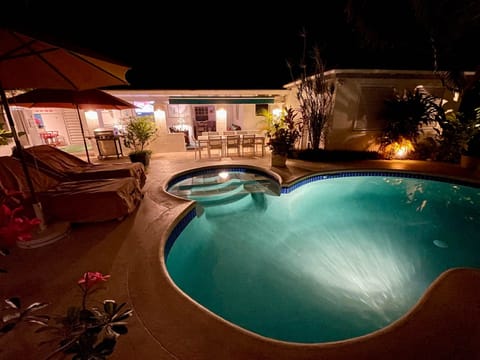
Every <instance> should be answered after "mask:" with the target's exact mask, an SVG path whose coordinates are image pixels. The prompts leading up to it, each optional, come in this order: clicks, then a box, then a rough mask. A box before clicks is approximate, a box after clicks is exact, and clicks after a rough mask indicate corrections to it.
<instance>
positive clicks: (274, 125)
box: [264, 107, 303, 167]
mask: <svg viewBox="0 0 480 360" xmlns="http://www.w3.org/2000/svg"><path fill="white" fill-rule="evenodd" d="M297 115H298V112H297V111H296V110H294V109H293V108H291V107H288V108H285V109H283V111H282V114H281V115H280V116H275V115H273V114H272V113H269V112H266V113H265V114H264V116H265V120H266V128H265V136H266V137H267V146H268V147H269V149H270V150H271V152H272V166H280V167H283V166H285V162H286V159H287V157H288V156H289V155H290V154H291V152H292V150H293V148H294V146H295V143H296V142H297V140H298V139H299V138H300V136H301V134H302V129H303V122H302V121H301V120H298V119H297Z"/></svg>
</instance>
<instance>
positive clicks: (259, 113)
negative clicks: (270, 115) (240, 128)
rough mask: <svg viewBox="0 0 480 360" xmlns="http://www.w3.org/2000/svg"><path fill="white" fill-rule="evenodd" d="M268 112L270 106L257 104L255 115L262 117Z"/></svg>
mask: <svg viewBox="0 0 480 360" xmlns="http://www.w3.org/2000/svg"><path fill="white" fill-rule="evenodd" d="M266 111H268V104H255V115H257V116H262V115H263V114H264V112H266Z"/></svg>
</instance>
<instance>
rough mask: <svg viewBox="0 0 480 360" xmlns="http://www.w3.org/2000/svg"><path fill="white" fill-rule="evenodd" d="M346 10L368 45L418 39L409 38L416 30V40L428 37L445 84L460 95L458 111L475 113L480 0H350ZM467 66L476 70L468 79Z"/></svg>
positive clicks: (382, 45)
mask: <svg viewBox="0 0 480 360" xmlns="http://www.w3.org/2000/svg"><path fill="white" fill-rule="evenodd" d="M345 13H346V16H347V19H348V21H349V22H350V24H352V25H353V27H354V28H355V29H357V30H358V32H359V33H361V34H362V35H363V38H364V39H365V45H367V46H372V47H375V48H388V47H395V46H396V45H397V44H399V43H402V42H405V41H411V40H412V39H414V37H412V36H409V35H412V31H413V32H414V33H415V34H416V35H417V37H418V38H420V39H423V40H425V39H428V42H429V44H430V48H431V56H432V70H433V71H434V72H435V73H436V74H438V76H439V77H440V79H441V80H442V82H443V84H444V86H445V87H447V88H448V89H450V90H453V91H457V92H459V93H460V95H461V104H460V110H461V111H462V112H464V113H466V114H467V113H468V114H470V113H471V114H474V111H475V110H474V109H475V108H476V107H477V106H478V103H479V102H480V95H479V81H480V63H479V62H478V57H477V56H476V51H477V44H478V34H479V33H480V21H479V17H480V2H479V1H477V0H460V1H459V0H410V1H404V2H398V1H397V2H390V1H378V0H347V1H346V6H345ZM379 13H380V14H381V16H378V14H379ZM402 24H403V27H402ZM407 24H409V27H406V26H407ZM398 29H402V31H401V32H399V31H398ZM409 55H412V54H409ZM465 63H469V66H470V67H471V69H465V68H464V66H465ZM465 70H473V71H474V76H470V77H466V76H465Z"/></svg>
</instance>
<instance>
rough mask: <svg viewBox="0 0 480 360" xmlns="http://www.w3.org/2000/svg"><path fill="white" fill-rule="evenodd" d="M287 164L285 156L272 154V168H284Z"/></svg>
mask: <svg viewBox="0 0 480 360" xmlns="http://www.w3.org/2000/svg"><path fill="white" fill-rule="evenodd" d="M286 162H287V155H281V154H272V162H271V164H272V167H285V166H286V165H285V163H286Z"/></svg>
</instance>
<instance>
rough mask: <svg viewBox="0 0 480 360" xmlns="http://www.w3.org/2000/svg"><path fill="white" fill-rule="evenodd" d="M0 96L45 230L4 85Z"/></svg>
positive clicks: (34, 204) (37, 214)
mask: <svg viewBox="0 0 480 360" xmlns="http://www.w3.org/2000/svg"><path fill="white" fill-rule="evenodd" d="M0 96H1V98H2V103H3V108H4V109H5V113H6V114H7V120H8V124H9V125H10V131H11V132H12V136H13V140H14V141H15V146H16V147H17V151H18V155H19V157H20V162H21V163H22V169H23V172H24V174H25V179H26V181H27V186H28V189H29V190H30V197H31V198H32V206H33V210H34V212H35V216H36V217H37V218H38V219H40V221H41V223H40V229H41V230H43V229H45V218H44V216H43V211H42V204H41V203H40V202H39V201H38V199H37V195H36V193H35V188H34V187H33V182H32V178H31V177H30V172H29V171H28V166H27V162H26V161H25V158H24V156H23V146H22V144H21V143H20V139H19V138H18V134H17V130H16V128H15V122H14V121H13V116H12V113H11V112H10V107H9V105H8V99H7V95H6V94H5V90H4V89H3V87H2V85H1V84H0Z"/></svg>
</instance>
